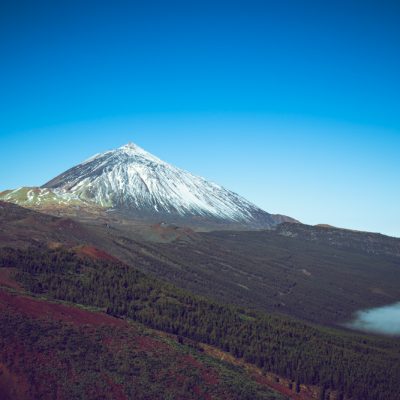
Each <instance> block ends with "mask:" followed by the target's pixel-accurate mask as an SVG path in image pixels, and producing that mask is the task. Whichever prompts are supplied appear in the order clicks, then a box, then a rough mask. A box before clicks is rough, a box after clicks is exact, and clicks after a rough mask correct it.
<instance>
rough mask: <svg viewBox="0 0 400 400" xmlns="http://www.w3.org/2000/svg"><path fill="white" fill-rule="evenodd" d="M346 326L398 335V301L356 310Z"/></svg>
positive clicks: (399, 333) (399, 331)
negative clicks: (352, 318)
mask: <svg viewBox="0 0 400 400" xmlns="http://www.w3.org/2000/svg"><path fill="white" fill-rule="evenodd" d="M345 326H346V327H348V328H351V329H357V330H361V331H365V332H371V333H379V334H384V335H400V302H399V303H395V304H391V305H388V306H384V307H378V308H370V309H368V310H363V311H358V312H357V313H356V314H355V318H354V320H353V321H351V322H348V323H347V324H345Z"/></svg>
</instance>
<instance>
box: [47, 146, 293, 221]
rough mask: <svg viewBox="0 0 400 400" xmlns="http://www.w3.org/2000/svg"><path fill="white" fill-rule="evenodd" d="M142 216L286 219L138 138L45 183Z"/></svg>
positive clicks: (62, 190)
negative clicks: (148, 148) (163, 155)
mask: <svg viewBox="0 0 400 400" xmlns="http://www.w3.org/2000/svg"><path fill="white" fill-rule="evenodd" d="M43 187H45V188H50V189H53V190H54V191H55V192H57V193H61V194H68V195H74V197H78V198H80V199H81V200H84V201H85V202H93V203H96V204H97V205H100V206H102V207H106V208H112V209H114V210H118V211H120V212H123V213H124V214H130V215H132V216H134V217H139V218H152V219H158V220H163V219H167V220H172V221H174V222H179V221H180V220H182V219H186V220H187V219H195V220H196V221H201V220H208V221H209V220H213V221H218V222H224V221H226V222H229V223H235V224H241V225H248V226H257V227H271V226H274V225H276V224H277V223H279V222H282V221H284V220H290V219H289V218H285V217H282V216H274V215H271V214H268V213H267V212H265V211H263V210H261V209H260V208H258V207H257V206H255V205H254V204H252V203H250V202H248V201H247V200H245V199H244V198H242V197H241V196H239V195H237V194H236V193H233V192H231V191H229V190H227V189H224V188H222V187H221V186H219V185H217V184H215V183H212V182H209V181H207V180H205V179H204V178H201V177H198V176H195V175H192V174H191V173H189V172H187V171H184V170H182V169H179V168H176V167H174V166H173V165H171V164H168V163H166V162H164V161H162V160H160V159H159V158H158V157H156V156H154V155H152V154H151V153H149V152H147V151H146V150H144V149H142V148H141V147H139V146H137V145H136V144H134V143H128V144H126V145H124V146H122V147H119V148H117V149H115V150H111V151H107V152H105V153H101V154H97V155H95V156H93V157H91V158H89V159H88V160H86V161H84V162H83V163H82V164H79V165H77V166H75V167H73V168H71V169H69V170H68V171H66V172H64V173H63V174H61V175H59V176H58V177H56V178H54V179H53V180H51V181H50V182H48V183H46V184H45V185H43Z"/></svg>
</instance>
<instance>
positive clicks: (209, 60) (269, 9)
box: [0, 0, 400, 236]
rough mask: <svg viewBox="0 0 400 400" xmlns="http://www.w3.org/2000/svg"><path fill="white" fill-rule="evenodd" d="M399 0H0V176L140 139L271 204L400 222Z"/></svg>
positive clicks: (10, 180) (319, 216)
mask: <svg viewBox="0 0 400 400" xmlns="http://www.w3.org/2000/svg"><path fill="white" fill-rule="evenodd" d="M399 18H400V3H399V2H397V1H362V2H361V1H332V2H330V1H324V2H322V1H301V2H299V1H294V0H293V1H288V0H283V1H279V2H276V1H267V0H265V1H251V0H247V1H230V2H225V1H213V2H210V1H201V2H200V1H191V2H188V1H146V2H135V1H129V2H128V1H112V2H111V1H108V2H105V1H96V2H91V1H84V0H82V1H79V2H78V1H74V0H72V1H68V2H61V1H59V2H54V1H51V2H46V1H40V0H37V1H18V0H13V1H7V0H3V1H2V2H1V3H0V54H1V62H0V157H1V160H2V164H1V168H0V190H2V189H6V188H10V187H18V186H23V185H40V184H42V183H44V182H45V181H46V180H48V179H50V178H51V177H53V176H55V175H56V174H58V173H60V172H62V171H63V170H65V169H66V168H69V167H70V166H72V165H74V164H76V163H78V162H80V161H82V160H83V159H85V158H87V157H88V156H90V155H92V154H94V153H96V152H100V151H103V150H107V149H110V148H114V147H118V146H120V145H122V144H124V143H126V142H128V141H134V142H136V143H137V144H139V145H141V146H142V147H144V148H146V149H147V150H149V151H151V152H153V153H154V154H156V155H158V156H160V157H161V158H164V159H165V160H167V161H169V162H171V163H173V164H175V165H177V166H180V167H182V168H185V169H188V170H190V171H191V172H193V173H196V174H200V175H202V176H205V177H206V178H209V179H211V180H214V181H216V182H218V183H220V184H223V185H224V186H226V187H228V188H230V189H233V190H235V191H236V192H238V193H240V194H242V195H243V196H245V197H247V198H248V199H250V200H252V201H253V202H255V203H256V204H258V205H259V206H261V207H263V208H264V209H266V210H267V211H270V212H274V213H285V214H288V215H291V216H293V217H296V218H298V219H300V220H301V221H303V222H305V223H311V224H314V223H330V224H333V225H337V226H343V227H348V228H354V229H361V230H370V231H378V232H382V233H387V234H391V235H395V236H400V210H399V206H398V204H400V187H399V173H400V162H399V156H398V153H399V149H400V95H399V93H400V77H399V72H398V71H400V26H399V24H398V21H399Z"/></svg>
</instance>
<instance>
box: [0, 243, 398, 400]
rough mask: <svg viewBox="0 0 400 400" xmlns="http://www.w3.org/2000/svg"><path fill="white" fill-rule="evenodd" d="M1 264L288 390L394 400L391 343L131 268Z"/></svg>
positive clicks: (86, 263) (46, 259) (55, 256)
mask: <svg viewBox="0 0 400 400" xmlns="http://www.w3.org/2000/svg"><path fill="white" fill-rule="evenodd" d="M1 260H2V261H1V263H2V265H3V266H7V267H10V266H12V267H15V268H18V273H17V278H18V280H19V281H20V282H21V283H22V284H23V285H24V286H25V287H26V288H28V289H29V290H30V291H32V292H33V293H36V294H38V295H41V296H43V295H45V296H48V297H50V298H56V299H61V300H67V301H71V302H74V303H79V304H84V305H90V306H96V307H101V308H104V309H105V310H106V311H107V313H109V314H111V315H114V316H120V317H128V318H130V319H132V320H135V321H138V322H142V323H144V324H145V325H147V326H149V327H153V328H157V329H160V330H164V331H166V332H170V333H173V334H176V335H180V336H182V337H187V338H190V339H193V340H196V341H199V342H203V343H207V344H210V345H213V346H216V347H219V348H220V349H222V350H224V351H227V352H230V353H231V354H232V355H234V356H236V357H238V358H243V359H244V360H246V361H248V362H250V363H253V364H255V365H257V366H259V367H261V368H262V369H263V370H264V371H271V372H275V373H277V374H279V375H282V376H285V377H288V378H290V379H292V380H293V381H294V383H295V384H298V385H299V384H301V383H307V384H314V385H318V386H320V387H322V388H326V389H328V388H330V389H333V390H335V391H337V394H338V398H343V397H344V396H346V397H347V398H355V399H382V400H391V399H393V400H395V399H398V393H399V389H398V388H399V387H400V381H399V377H400V343H399V341H398V340H396V339H384V338H383V339H382V338H375V337H367V336H363V335H357V334H353V333H347V332H344V331H339V330H333V329H327V328H320V327H317V326H313V325H309V324H306V323H302V322H299V321H296V320H293V319H290V318H286V317H278V316H272V315H266V314H262V313H257V312H252V311H247V310H245V309H240V308H237V307H232V306H225V305H221V304H218V303H216V302H213V301H210V300H208V299H206V298H202V297H198V296H195V295H192V294H190V293H189V292H186V291H183V290H179V289H177V288H175V287H174V286H172V285H170V284H167V283H163V282H162V281H158V280H156V279H153V278H151V277H148V276H146V275H144V274H143V273H141V272H139V271H138V270H136V269H135V268H133V267H131V266H127V265H125V264H121V263H115V262H114V263H113V262H110V261H100V260H93V259H90V258H87V257H82V256H79V255H77V254H76V253H75V252H71V251H65V250H58V251H48V250H46V249H43V250H37V249H28V250H26V251H22V250H19V251H16V250H11V249H3V250H2V252H1ZM322 393H323V391H322Z"/></svg>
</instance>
